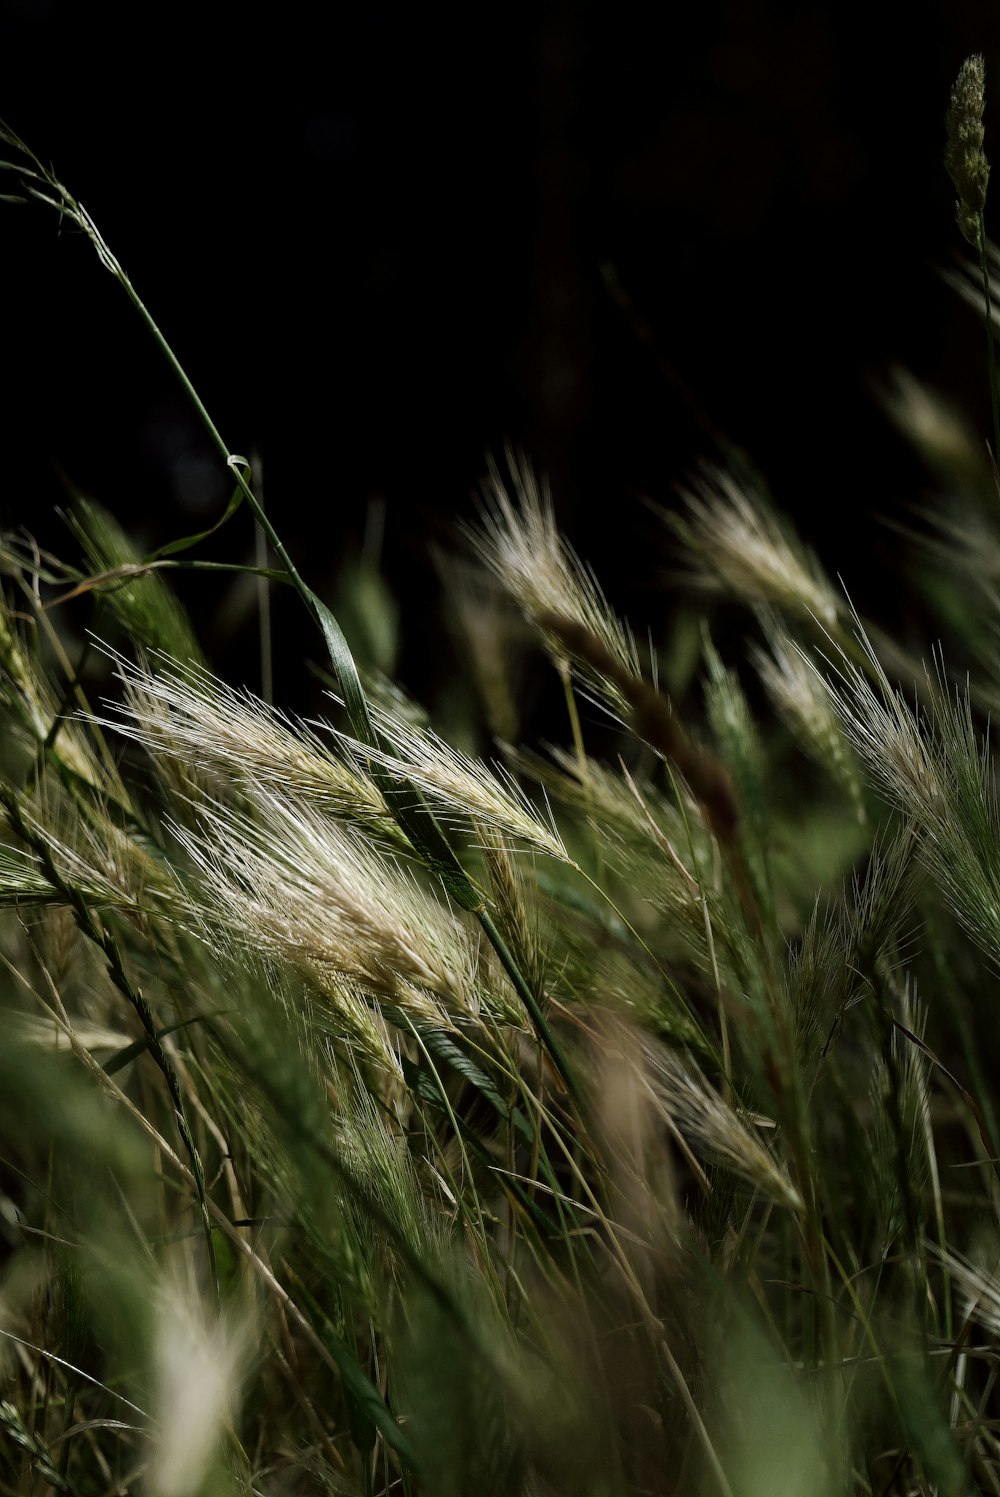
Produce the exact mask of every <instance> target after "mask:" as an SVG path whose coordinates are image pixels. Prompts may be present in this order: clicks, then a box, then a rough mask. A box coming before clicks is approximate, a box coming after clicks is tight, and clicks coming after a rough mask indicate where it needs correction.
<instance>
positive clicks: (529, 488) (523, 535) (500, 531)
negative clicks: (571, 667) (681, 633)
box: [468, 456, 641, 676]
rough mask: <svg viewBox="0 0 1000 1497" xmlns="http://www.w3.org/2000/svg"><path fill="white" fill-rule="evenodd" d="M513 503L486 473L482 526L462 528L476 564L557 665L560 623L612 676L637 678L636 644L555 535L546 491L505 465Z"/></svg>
mask: <svg viewBox="0 0 1000 1497" xmlns="http://www.w3.org/2000/svg"><path fill="white" fill-rule="evenodd" d="M509 465H510V469H511V476H512V478H513V484H514V489H515V493H516V499H512V498H511V496H510V494H509V493H508V490H507V487H506V485H505V484H504V482H503V479H502V478H501V476H500V473H499V471H498V469H497V468H496V467H495V466H492V467H491V469H490V476H489V479H488V481H487V483H486V485H485V494H484V506H483V515H482V522H481V525H480V527H479V528H477V529H471V528H470V529H469V531H468V534H469V538H470V540H471V543H472V546H473V548H474V550H475V551H476V553H477V554H478V556H479V557H480V559H481V560H482V561H483V562H484V564H485V565H486V566H487V567H488V568H489V570H490V571H491V572H492V573H493V574H494V576H495V577H497V578H498V580H499V581H500V583H501V584H502V586H503V587H504V588H505V589H506V591H507V592H508V593H509V594H510V596H511V597H512V598H513V599H514V600H515V602H516V603H517V604H518V605H519V607H520V608H521V609H522V611H523V613H524V614H525V617H526V618H527V619H528V621H529V622H530V623H531V624H533V625H534V626H535V627H536V628H538V629H539V630H540V631H541V633H542V635H543V637H544V638H545V639H546V640H547V642H548V645H549V647H550V649H551V650H552V652H553V653H554V654H555V655H556V657H557V658H559V659H564V658H565V657H566V655H567V653H569V654H572V653H573V651H572V649H571V648H570V649H569V650H567V642H566V638H565V631H560V630H559V629H558V627H553V626H554V625H558V622H559V621H562V623H563V624H565V625H570V626H572V627H573V628H576V629H579V630H582V631H583V632H584V633H585V634H587V635H590V636H591V637H592V638H593V639H595V640H597V641H599V643H600V645H601V647H602V648H603V649H604V650H606V651H607V653H608V655H609V656H610V657H611V659H612V660H613V661H614V663H615V666H616V667H617V669H618V670H620V671H624V672H625V673H626V674H627V675H630V676H639V675H641V671H640V667H639V658H638V655H637V653H636V648H635V641H634V640H633V638H632V635H631V633H630V632H629V630H628V628H627V627H626V626H625V625H624V624H623V623H622V622H621V620H620V619H618V618H617V617H616V616H615V614H614V613H613V612H612V610H611V608H610V607H609V606H608V602H607V599H606V598H605V596H604V594H603V592H602V591H601V588H600V585H599V584H598V582H597V580H596V578H595V577H594V575H593V573H592V572H591V570H590V568H589V567H587V566H586V565H585V564H584V563H583V562H582V561H581V560H580V558H579V557H578V556H577V555H576V553H575V552H574V551H573V549H572V548H571V547H570V546H569V545H568V544H567V542H566V541H565V540H564V539H563V538H562V536H561V535H560V534H559V530H558V528H557V526H556V520H555V512H554V510H553V507H552V498H551V495H550V494H549V491H548V488H547V487H546V486H545V485H544V484H539V482H538V480H537V479H536V477H535V475H534V474H533V472H532V471H531V469H530V467H529V466H528V464H527V463H526V462H524V461H523V460H522V461H520V462H519V461H518V460H517V459H516V458H514V457H513V456H511V457H510V459H509Z"/></svg>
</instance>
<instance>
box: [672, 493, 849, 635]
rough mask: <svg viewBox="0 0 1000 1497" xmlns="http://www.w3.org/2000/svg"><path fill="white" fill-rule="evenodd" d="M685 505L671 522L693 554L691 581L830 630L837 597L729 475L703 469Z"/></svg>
mask: <svg viewBox="0 0 1000 1497" xmlns="http://www.w3.org/2000/svg"><path fill="white" fill-rule="evenodd" d="M684 499H685V503H686V512H685V514H684V515H683V516H676V517H674V519H673V521H672V523H673V526H674V529H675V530H676V531H677V532H678V534H679V535H680V536H681V538H682V540H683V541H684V542H685V543H686V545H687V547H688V549H689V551H690V553H691V554H690V557H689V560H688V567H687V571H686V573H685V575H686V577H687V578H688V580H690V581H691V582H693V583H694V584H695V585H696V586H700V587H703V588H706V589H708V590H711V591H717V592H718V591H721V592H725V593H729V594H731V595H733V596H735V597H737V598H742V599H744V600H745V601H747V602H750V603H770V604H772V605H773V606H775V607H777V608H782V609H787V610H788V611H789V612H790V613H793V614H799V615H804V616H806V617H808V618H815V619H818V620H819V621H820V622H821V623H822V624H823V625H825V626H826V627H827V628H832V627H833V626H834V624H835V623H836V620H837V615H838V612H839V604H838V600H837V597H836V594H835V593H834V591H833V589H832V588H831V586H830V584H829V582H828V581H827V580H826V578H825V577H824V576H823V573H822V572H821V570H820V568H819V566H818V564H817V563H816V561H815V559H814V558H813V557H812V555H811V554H810V553H809V552H808V551H807V550H806V549H805V547H803V546H802V545H801V544H800V543H799V542H797V541H794V540H792V539H791V538H790V536H789V535H788V534H787V533H786V531H785V529H784V528H783V527H782V526H781V525H780V524H779V522H778V520H777V518H776V516H775V515H774V514H773V513H772V512H771V510H770V509H769V507H768V506H767V505H766V504H765V502H764V500H763V499H762V498H761V496H760V495H756V494H755V495H753V496H751V495H749V494H748V493H746V492H745V491H744V490H743V489H742V488H740V487H739V485H738V484H737V482H736V480H735V479H734V478H732V477H731V476H730V475H729V474H728V473H725V472H722V471H721V470H719V469H706V470H705V472H704V473H703V474H702V476H701V478H700V479H699V481H698V482H697V483H696V484H695V485H693V486H692V487H690V488H688V489H687V490H685V491H684Z"/></svg>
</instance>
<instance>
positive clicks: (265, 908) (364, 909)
mask: <svg viewBox="0 0 1000 1497" xmlns="http://www.w3.org/2000/svg"><path fill="white" fill-rule="evenodd" d="M198 819H199V827H198V829H197V830H191V829H188V828H179V827H178V828H176V829H175V830H176V832H177V836H178V837H179V838H180V840H181V842H182V843H183V844H184V846H185V847H186V849H187V851H188V852H189V854H190V855H191V857H192V859H193V860H194V862H195V864H196V866H197V867H198V869H199V870H200V873H201V876H202V877H201V883H200V891H199V897H200V898H203V899H204V900H205V901H207V904H208V907H209V909H210V911H211V921H210V924H211V927H212V928H213V929H214V930H216V931H222V932H226V933H228V935H229V936H230V937H231V938H232V939H233V940H234V941H235V942H236V943H237V945H239V946H241V947H243V948H244V949H246V950H249V951H251V952H268V953H270V954H271V955H272V956H274V957H277V958H279V959H280V960H282V961H284V962H286V963H288V964H289V965H291V966H292V967H293V968H294V969H295V970H297V971H298V972H300V973H301V974H302V975H303V976H304V977H305V978H306V979H307V980H308V981H309V982H310V983H311V984H313V985H314V986H315V987H316V988H318V989H319V991H320V992H323V993H326V994H327V995H329V996H330V997H332V998H335V997H336V996H337V995H338V993H339V992H340V988H339V984H340V983H341V982H342V981H343V980H345V979H346V980H347V981H348V982H349V983H351V984H353V985H356V986H357V987H358V988H360V989H361V990H362V991H364V992H365V993H366V994H367V995H369V997H370V998H371V999H372V1000H374V1001H376V1002H387V1003H391V1004H395V1005H398V1006H399V1007H400V1008H402V1009H405V1010H407V1011H409V1012H411V1013H413V1014H414V1015H416V1016H418V1017H419V1018H421V1019H424V1020H426V1021H429V1022H434V1023H447V1022H450V1019H449V1018H448V1016H452V1017H454V1018H461V1019H470V1018H474V1017H475V1016H476V1014H477V1013H478V1009H479V997H478V993H477V990H476V962H475V953H474V950H473V947H472V944H471V942H470V939H469V937H468V935H467V933H466V932H465V930H464V929H463V928H462V926H461V925H460V923H459V920H458V918H457V917H456V916H454V915H452V914H451V912H450V911H448V910H447V909H446V908H445V907H444V906H443V905H442V904H439V903H438V902H437V901H435V900H434V899H432V898H431V897H430V896H429V895H427V894H426V893H424V892H423V891H422V890H421V889H420V888H419V887H418V886H417V884H416V882H415V881H414V879H413V878H411V877H409V876H407V875H406V874H405V873H404V872H403V871H402V870H401V869H400V868H399V867H398V866H397V865H395V864H394V863H392V862H390V861H389V860H388V859H387V858H386V857H384V856H382V855H381V854H380V853H378V852H377V851H376V850H375V848H374V847H373V846H372V845H371V844H370V843H366V842H365V841H364V840H363V839H362V838H361V836H360V835H359V834H357V833H356V832H354V831H353V830H352V829H350V828H349V827H346V826H345V825H343V824H342V823H340V822H337V821H334V820H331V819H330V818H328V817H326V816H324V815H323V814H322V813H321V812H320V811H319V810H318V809H316V808H313V807H307V806H305V805H303V804H299V803H293V802H292V801H290V800H288V799H286V798H284V797H282V796H279V795H278V794H276V793H275V792H274V791H271V790H267V789H265V788H263V787H258V788H257V789H256V790H255V792H254V796H253V812H252V815H251V814H244V813H242V812H239V811H235V810H232V809H228V808H226V807H224V806H222V805H220V804H218V803H215V804H209V805H204V806H202V807H200V808H199V818H198ZM193 913H197V911H196V910H195V911H194V912H193Z"/></svg>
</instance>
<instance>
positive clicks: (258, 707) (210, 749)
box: [100, 656, 392, 835]
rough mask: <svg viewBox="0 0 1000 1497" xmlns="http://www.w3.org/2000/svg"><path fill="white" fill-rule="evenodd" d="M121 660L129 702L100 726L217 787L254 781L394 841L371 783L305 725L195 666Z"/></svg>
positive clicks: (120, 671) (158, 659) (164, 660)
mask: <svg viewBox="0 0 1000 1497" xmlns="http://www.w3.org/2000/svg"><path fill="white" fill-rule="evenodd" d="M116 658H117V666H118V674H119V677H120V679H121V681H122V683H123V686H124V688H125V700H124V703H122V704H121V705H120V706H115V707H114V709H113V711H111V712H110V713H109V714H108V715H107V716H106V717H104V718H101V719H100V722H101V723H102V724H103V725H104V726H106V727H109V728H113V729H115V730H117V731H118V732H119V733H122V734H124V735H125V736H126V737H128V738H131V739H133V740H134V741H135V742H137V743H141V744H142V745H143V747H144V748H146V749H147V750H148V751H149V752H150V753H151V754H153V755H154V756H159V757H162V758H165V759H168V760H173V761H176V763H177V764H179V765H180V766H181V767H182V768H183V769H184V770H185V772H186V773H188V774H190V771H191V770H192V769H195V770H199V771H201V772H202V773H203V774H205V775H207V776H209V778H210V780H211V782H212V783H213V784H214V785H216V786H221V785H233V784H236V785H244V784H246V783H247V782H249V781H254V782H255V783H258V784H260V785H264V786H270V787H272V788H273V789H274V790H275V791H276V792H281V793H287V794H289V795H296V796H299V797H301V798H302V799H304V800H308V801H310V802H312V803H314V804H316V805H318V806H322V807H323V808H324V809H325V810H327V811H330V812H333V813H335V814H337V815H341V816H343V817H345V818H346V819H348V820H351V821H357V822H360V823H363V824H364V825H366V826H369V827H372V828H375V829H377V830H378V831H380V832H382V833H385V834H387V835H388V834H390V828H391V826H392V821H391V818H390V817H389V814H388V812H387V810H386V807H385V803H384V801H383V800H382V797H381V796H380V794H379V792H378V791H377V789H376V788H375V786H374V785H373V784H372V782H371V780H370V779H369V778H368V777H367V776H366V775H364V774H362V773H359V772H357V771H355V770H353V769H351V768H349V767H348V766H347V765H345V764H343V763H341V762H340V761H339V760H338V759H336V758H334V756H333V755H332V754H331V753H330V752H329V750H328V749H327V748H326V747H325V746H324V744H323V743H322V741H321V740H320V739H319V738H318V737H317V735H316V734H315V733H314V732H313V731H312V730H311V729H309V728H308V727H306V726H305V725H304V724H303V723H299V722H295V721H294V720H292V719H291V718H288V717H286V716H285V715H284V714H283V713H281V712H279V711H277V710H276V709H275V708H273V707H269V706H267V705H266V704H265V703H264V702H262V701H260V699H259V698H257V697H255V696H253V694H252V693H251V692H249V691H246V690H243V691H236V690H234V689H233V688H232V687H230V686H227V685H226V684H225V683H224V682H222V681H220V680H219V679H218V677H216V676H213V675H212V674H211V673H210V672H209V671H208V670H206V669H204V668H203V667H202V666H199V665H198V664H196V663H188V664H182V663H181V662H179V661H175V660H170V659H168V658H167V657H166V656H156V657H153V658H154V659H155V661H156V669H155V670H153V669H151V668H149V667H148V666H143V665H133V664H131V663H129V662H128V661H126V660H124V659H121V658H120V657H116Z"/></svg>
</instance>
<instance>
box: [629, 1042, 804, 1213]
mask: <svg viewBox="0 0 1000 1497" xmlns="http://www.w3.org/2000/svg"><path fill="white" fill-rule="evenodd" d="M651 1072H652V1079H651V1082H650V1085H651V1086H652V1088H653V1091H654V1094H655V1096H656V1097H657V1099H658V1101H659V1102H660V1105H661V1106H662V1107H663V1109H664V1111H665V1112H666V1113H667V1115H668V1116H669V1117H670V1118H672V1119H673V1121H674V1122H675V1123H676V1125H677V1127H678V1128H679V1129H680V1130H681V1132H682V1133H683V1134H684V1135H685V1137H687V1138H688V1139H689V1140H690V1141H691V1142H692V1143H693V1144H694V1145H695V1147H697V1148H699V1149H700V1150H702V1151H704V1152H705V1153H706V1154H707V1155H708V1156H709V1157H711V1158H715V1159H717V1160H718V1161H719V1162H720V1163H723V1164H725V1165H726V1166H728V1168H729V1169H732V1170H735V1172H736V1173H737V1174H738V1175H741V1176H742V1177H743V1179H744V1180H746V1181H747V1182H748V1183H749V1184H751V1185H752V1186H753V1187H754V1188H755V1189H756V1190H759V1191H760V1192H761V1194H762V1195H764V1196H766V1198H767V1199H768V1200H771V1201H774V1202H775V1204H777V1205H780V1206H783V1207H785V1208H786V1210H789V1211H793V1212H795V1213H799V1212H801V1211H802V1210H803V1203H802V1197H801V1195H800V1194H799V1192H798V1190H797V1189H796V1188H795V1186H794V1185H793V1183H792V1181H791V1180H790V1179H789V1177H788V1175H787V1174H786V1172H785V1170H784V1169H783V1168H782V1166H781V1164H780V1163H779V1162H778V1161H777V1160H776V1159H775V1158H774V1156H773V1155H772V1154H771V1153H770V1152H769V1151H768V1150H767V1149H766V1148H765V1147H764V1145H763V1144H762V1143H761V1141H760V1139H759V1138H758V1137H757V1135H756V1134H755V1133H754V1132H753V1131H752V1129H751V1127H750V1125H749V1123H748V1122H746V1121H745V1120H744V1118H743V1117H741V1116H740V1114H739V1113H738V1112H736V1110H735V1109H734V1108H733V1107H731V1106H730V1105H729V1104H728V1103H726V1102H725V1101H724V1100H723V1099H722V1097H720V1096H719V1094H718V1092H716V1091H714V1090H713V1088H712V1087H711V1086H710V1085H709V1083H708V1081H707V1080H706V1079H705V1077H704V1076H703V1075H702V1074H701V1073H700V1072H699V1071H698V1070H696V1068H695V1067H694V1065H693V1064H692V1063H690V1062H685V1061H683V1060H681V1058H680V1057H679V1056H678V1055H676V1054H674V1053H673V1052H672V1051H669V1050H665V1049H661V1050H656V1051H655V1052H653V1054H652V1064H651Z"/></svg>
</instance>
